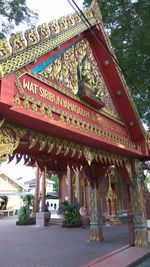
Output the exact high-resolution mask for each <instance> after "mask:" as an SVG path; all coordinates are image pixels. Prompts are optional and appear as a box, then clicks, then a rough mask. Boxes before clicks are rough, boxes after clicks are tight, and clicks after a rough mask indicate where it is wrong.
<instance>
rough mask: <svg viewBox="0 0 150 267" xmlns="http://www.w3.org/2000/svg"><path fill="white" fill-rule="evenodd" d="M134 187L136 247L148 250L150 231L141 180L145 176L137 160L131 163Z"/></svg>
mask: <svg viewBox="0 0 150 267" xmlns="http://www.w3.org/2000/svg"><path fill="white" fill-rule="evenodd" d="M131 170H132V185H131V200H132V207H133V214H134V217H133V218H134V220H133V221H134V233H135V244H134V245H135V246H137V247H142V248H146V247H148V246H149V243H148V230H147V222H146V211H145V206H144V198H143V192H142V186H141V181H140V178H141V176H142V175H143V173H142V170H141V168H140V162H139V161H138V160H137V159H134V160H132V161H131Z"/></svg>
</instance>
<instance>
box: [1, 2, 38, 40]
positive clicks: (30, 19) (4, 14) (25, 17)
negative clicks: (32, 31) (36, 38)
mask: <svg viewBox="0 0 150 267" xmlns="http://www.w3.org/2000/svg"><path fill="white" fill-rule="evenodd" d="M0 15H1V18H0V21H1V24H0V25H1V27H0V38H3V37H4V36H5V35H6V34H8V33H11V30H12V29H13V28H14V27H15V26H18V25H19V24H20V23H21V22H26V23H27V25H33V24H35V22H36V20H37V17H38V15H37V13H36V12H34V11H32V10H30V9H29V8H28V7H27V4H26V0H0Z"/></svg>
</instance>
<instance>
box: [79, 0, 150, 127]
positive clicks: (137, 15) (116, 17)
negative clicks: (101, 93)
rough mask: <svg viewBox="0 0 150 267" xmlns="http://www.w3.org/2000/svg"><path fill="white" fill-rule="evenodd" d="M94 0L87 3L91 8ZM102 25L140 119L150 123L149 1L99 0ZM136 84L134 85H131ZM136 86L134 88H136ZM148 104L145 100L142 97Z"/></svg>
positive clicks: (86, 0) (85, 0) (88, 0)
mask: <svg viewBox="0 0 150 267" xmlns="http://www.w3.org/2000/svg"><path fill="white" fill-rule="evenodd" d="M91 2H92V0H84V5H88V4H90V3H91ZM98 3H99V7H100V10H101V13H102V17H103V23H104V27H105V29H106V31H107V32H108V34H109V37H110V40H111V43H112V46H113V48H114V52H115V54H116V56H117V59H118V62H119V64H120V65H121V66H122V67H123V69H124V70H125V73H126V74H127V76H128V77H130V80H131V82H129V80H128V79H127V77H125V78H126V81H127V83H128V85H129V88H130V90H131V94H132V96H133V99H134V101H135V104H136V106H137V109H138V112H139V115H140V117H141V118H142V120H143V121H144V122H145V123H147V124H148V123H150V108H149V106H150V88H149V85H150V64H149V61H150V45H149V44H150V23H149V14H150V1H149V0H139V1H138V0H136V1H132V0H127V1H123V0H105V1H104V0H99V1H98ZM132 83H133V84H132ZM133 85H135V87H134V86H133ZM139 92H140V93H141V94H142V96H143V97H144V99H145V100H146V101H143V99H142V97H141V94H140V93H139Z"/></svg>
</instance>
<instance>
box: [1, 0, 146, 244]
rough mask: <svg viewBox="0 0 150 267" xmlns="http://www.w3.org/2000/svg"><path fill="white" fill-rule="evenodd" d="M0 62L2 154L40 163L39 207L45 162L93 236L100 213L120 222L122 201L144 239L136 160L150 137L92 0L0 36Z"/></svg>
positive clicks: (132, 231)
mask: <svg viewBox="0 0 150 267" xmlns="http://www.w3.org/2000/svg"><path fill="white" fill-rule="evenodd" d="M0 62H1V67H0V77H1V78H0V82H1V83H0V140H1V144H0V157H1V158H7V157H9V160H10V161H11V160H13V158H14V157H15V156H16V157H17V161H18V162H19V160H22V159H23V160H24V163H25V164H29V163H30V166H34V165H36V170H37V172H36V191H35V206H37V205H38V200H39V184H40V179H41V180H42V210H43V212H44V207H45V197H46V175H47V171H52V172H55V173H57V175H58V177H59V197H60V199H61V200H63V199H66V198H67V199H68V200H69V202H71V203H72V202H78V203H79V204H80V206H81V207H83V208H84V209H85V210H86V212H87V214H89V216H90V227H91V237H90V239H91V240H92V241H95V240H96V241H102V240H103V239H104V238H105V237H104V236H103V229H102V223H103V219H104V218H103V217H104V214H105V213H106V214H107V216H109V220H110V222H111V223H112V224H118V223H120V219H119V217H118V211H120V210H124V209H125V210H126V211H127V214H128V219H129V243H130V244H131V245H135V246H139V247H147V246H148V245H149V244H148V231H147V225H146V220H147V214H146V210H145V206H144V197H143V184H142V181H143V178H142V177H143V172H142V167H141V164H142V162H143V161H145V160H149V158H150V138H149V136H146V133H145V131H144V129H143V126H142V124H141V122H140V119H139V116H138V112H137V110H136V108H135V105H134V102H133V100H132V97H131V94H130V91H129V88H128V86H127V83H126V81H125V79H124V76H123V73H122V71H121V69H120V67H119V65H118V62H117V59H116V57H115V54H114V52H113V49H112V47H111V44H110V41H109V39H108V37H107V35H106V33H105V31H104V27H103V22H102V16H101V13H100V10H99V7H98V3H97V1H96V0H94V1H93V2H92V4H91V6H90V7H89V8H88V9H86V10H83V11H82V12H78V13H73V14H70V15H68V16H66V17H61V18H60V19H58V20H57V21H56V20H53V21H50V22H49V23H48V24H46V23H44V24H42V25H40V26H38V28H37V29H36V28H31V29H28V30H26V31H25V33H22V32H21V33H17V34H13V35H12V36H11V37H10V40H9V41H7V39H2V40H0ZM35 210H36V209H35Z"/></svg>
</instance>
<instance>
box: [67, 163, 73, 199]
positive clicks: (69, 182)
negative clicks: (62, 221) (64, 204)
mask: <svg viewBox="0 0 150 267" xmlns="http://www.w3.org/2000/svg"><path fill="white" fill-rule="evenodd" d="M71 180H72V179H71V168H70V166H69V165H68V166H67V182H68V201H69V202H70V203H71V202H72V183H71Z"/></svg>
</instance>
